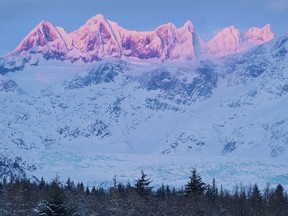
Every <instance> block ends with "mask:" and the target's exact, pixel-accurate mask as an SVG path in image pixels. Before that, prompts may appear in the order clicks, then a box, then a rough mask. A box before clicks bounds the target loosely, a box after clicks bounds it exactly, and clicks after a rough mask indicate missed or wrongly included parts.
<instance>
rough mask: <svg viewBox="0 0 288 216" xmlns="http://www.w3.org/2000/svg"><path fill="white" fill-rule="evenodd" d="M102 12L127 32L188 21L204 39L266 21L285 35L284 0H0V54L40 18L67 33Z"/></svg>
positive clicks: (287, 13)
mask: <svg viewBox="0 0 288 216" xmlns="http://www.w3.org/2000/svg"><path fill="white" fill-rule="evenodd" d="M98 13H101V14H103V15H104V17H105V18H106V19H109V20H112V21H115V22H117V23H118V24H120V25H121V26H123V27H125V28H127V29H130V30H142V31H148V30H153V29H155V28H156V27H157V26H159V25H161V24H165V23H168V22H173V23H174V24H175V25H176V26H177V27H180V26H182V25H183V24H184V23H185V22H186V21H187V20H188V19H189V20H191V21H192V23H193V24H194V26H195V29H196V31H197V32H198V34H199V35H200V36H201V37H202V38H203V39H204V40H208V39H209V38H211V37H212V36H213V35H214V34H215V33H217V32H218V31H219V30H220V29H222V28H224V27H227V26H230V25H235V26H236V27H237V28H239V29H240V31H246V30H247V29H248V28H249V27H252V26H257V27H262V26H264V25H265V24H266V23H270V24H271V26H272V31H273V32H274V33H275V35H276V36H280V35H283V34H287V33H288V0H0V37H1V40H0V55H1V54H3V53H6V52H9V51H12V50H13V49H14V48H15V47H16V46H17V44H18V43H19V42H20V41H21V39H23V38H24V37H25V36H26V35H27V34H28V33H29V32H30V31H31V30H32V29H33V28H34V27H35V26H36V25H37V24H38V23H39V22H40V21H41V20H47V21H49V22H51V23H52V24H53V25H55V26H61V27H63V28H64V29H65V30H66V31H67V32H68V33H69V32H72V31H74V30H76V29H77V28H79V27H80V26H81V25H83V24H84V23H85V22H86V21H87V20H88V19H89V18H91V17H93V16H95V15H96V14H98Z"/></svg>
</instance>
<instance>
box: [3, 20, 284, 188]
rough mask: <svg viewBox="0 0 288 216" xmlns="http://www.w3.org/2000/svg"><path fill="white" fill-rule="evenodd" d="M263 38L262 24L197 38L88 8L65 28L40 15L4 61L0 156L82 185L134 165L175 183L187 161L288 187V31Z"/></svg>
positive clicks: (231, 176)
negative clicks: (131, 25) (124, 24)
mask: <svg viewBox="0 0 288 216" xmlns="http://www.w3.org/2000/svg"><path fill="white" fill-rule="evenodd" d="M116 33H117V34H116ZM143 38H145V39H143ZM232 38H234V39H235V40H234V39H232ZM272 38H273V34H272V33H271V31H270V27H269V26H265V27H264V28H263V29H257V28H251V29H249V30H248V31H247V32H246V33H245V34H244V35H242V36H241V34H240V33H239V31H238V30H237V29H235V27H229V28H227V29H224V30H223V31H222V32H221V33H219V34H218V35H216V36H215V38H213V39H212V40H211V41H209V42H208V43H204V42H203V41H202V40H201V39H200V38H199V37H198V36H197V35H196V33H195V31H194V28H193V25H192V24H191V22H187V23H186V24H185V25H184V26H183V27H182V28H179V29H176V27H175V26H174V25H173V24H167V25H163V26H160V27H158V28H157V29H156V30H155V31H153V32H142V33H138V32H131V31H127V30H125V29H123V28H121V27H120V26H118V25H117V24H116V23H113V22H111V21H106V20H105V19H104V18H103V16H101V15H98V16H96V17H94V18H92V19H90V20H89V21H88V22H87V23H86V24H85V25H84V26H82V27H81V28H80V29H79V30H77V31H75V32H73V33H71V34H67V33H65V32H64V30H63V29H61V28H58V27H57V28H54V27H53V26H52V25H51V24H49V23H47V22H41V23H40V24H39V25H38V26H37V27H36V28H35V29H34V30H33V31H32V33H30V34H29V35H28V36H27V37H26V38H25V39H24V40H23V41H22V42H21V43H20V44H19V46H18V47H17V48H16V51H15V52H14V53H13V54H12V55H9V56H7V57H6V58H4V59H2V69H1V74H2V75H0V98H1V103H0V109H1V115H0V124H1V127H0V133H1V138H0V148H1V153H2V154H3V155H5V157H6V159H5V160H4V159H3V161H4V162H2V163H1V161H0V165H1V164H2V165H3V167H5V173H11V172H13V173H15V172H16V173H20V174H19V175H20V177H21V176H22V177H23V176H27V175H30V176H36V177H38V178H39V177H41V176H42V175H43V176H45V177H53V176H54V175H55V174H56V173H57V172H58V174H60V176H62V177H63V178H65V177H68V176H70V177H73V178H75V179H76V180H77V179H79V180H85V181H87V179H88V181H90V183H91V182H92V181H93V180H98V181H109V180H111V179H112V178H113V176H114V175H118V177H119V178H120V180H124V181H125V180H127V178H131V177H134V176H135V178H136V177H137V175H139V170H141V169H143V170H145V171H147V172H148V173H149V174H150V175H151V177H152V178H153V180H154V182H155V184H158V183H159V184H161V183H162V182H164V183H169V184H170V183H172V184H174V185H181V184H184V183H186V180H187V176H188V175H189V172H190V171H191V169H192V168H197V169H198V170H199V172H200V173H202V175H203V176H204V179H205V180H207V181H210V180H211V179H212V178H213V177H216V179H218V180H219V181H220V183H223V184H226V185H227V184H228V185H233V184H235V183H240V182H241V181H243V182H244V183H246V182H247V183H255V182H259V183H260V184H262V185H264V184H265V183H266V182H268V181H269V182H271V184H276V183H279V182H280V183H282V184H284V185H287V186H288V179H287V170H288V166H287V162H288V161H287V158H288V144H287V143H288V114H287V95H288V94H287V93H288V37H287V36H283V37H280V38H277V39H273V40H271V41H269V42H267V43H264V42H265V41H267V40H270V39H272ZM160 39H161V40H160ZM195 44H198V45H200V46H198V45H197V46H195ZM251 44H254V45H255V44H260V45H257V46H255V47H254V48H249V49H248V47H251ZM150 45H151V47H150ZM158 45H159V46H158ZM149 47H150V48H149ZM216 47H218V48H221V49H218V50H217V49H216ZM244 47H246V49H248V50H246V51H244ZM241 49H242V50H241ZM96 51H97V52H96ZM203 53H205V56H203V55H204V54H203ZM224 53H225V54H224ZM232 53H234V54H232ZM211 55H212V56H213V58H210V57H211ZM220 56H222V57H220ZM20 57H21V58H20ZM108 57H109V58H108ZM124 57H125V58H124ZM150 58H151V59H150ZM152 58H153V60H152ZM155 58H156V60H155ZM79 59H82V60H83V61H78V60H79ZM100 59H102V60H101V61H100ZM149 59H150V60H149ZM157 59H166V60H167V61H164V62H161V61H158V60H157ZM173 59H178V61H171V60H173ZM181 59H182V60H181ZM59 60H62V61H59ZM94 60H97V61H94ZM168 60H169V61H168ZM180 60H181V61H180ZM12 62H13V63H12ZM10 63H11V64H10ZM9 64H10V65H9ZM7 65H8V66H10V68H8V67H6V66H7ZM19 69H20V70H22V71H16V70H19ZM13 71H14V72H13ZM14 161H16V162H17V163H16V165H15V167H16V168H17V169H16V171H15V169H12V168H11V165H7V164H11V163H12V164H13V162H14ZM8 162H9V163H8ZM31 164H32V165H31ZM9 167H10V168H9ZM12 167H13V166H12ZM23 170H26V172H27V173H23V172H22V171H23ZM5 173H4V174H5ZM221 181H222V182H221Z"/></svg>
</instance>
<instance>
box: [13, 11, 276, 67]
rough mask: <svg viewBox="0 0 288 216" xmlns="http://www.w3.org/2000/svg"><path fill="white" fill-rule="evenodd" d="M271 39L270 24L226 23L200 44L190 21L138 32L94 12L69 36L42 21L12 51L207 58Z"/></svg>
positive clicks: (73, 56) (91, 57) (72, 56)
mask: <svg viewBox="0 0 288 216" xmlns="http://www.w3.org/2000/svg"><path fill="white" fill-rule="evenodd" d="M272 38H273V33H272V32H271V29H270V25H269V24H268V25H266V26H264V27H263V28H255V27H253V28H250V29H249V30H248V31H247V32H246V33H245V34H244V36H241V34H240V31H239V30H238V29H236V28H235V27H234V26H230V27H227V28H225V29H223V30H222V31H220V32H219V33H218V34H217V35H216V36H215V37H213V38H212V39H211V40H210V41H208V42H204V41H202V40H201V38H200V37H199V36H198V35H197V34H196V32H195V28H194V26H193V24H192V23H191V21H190V20H188V21H187V22H186V23H185V24H184V25H183V26H182V27H180V28H176V26H175V25H174V24H173V23H168V24H164V25H161V26H159V27H158V28H156V29H155V30H154V31H150V32H137V31H130V30H127V29H124V28H123V27H121V26H120V25H118V24H117V23H115V22H112V21H110V20H106V19H105V18H104V16H103V15H102V14H98V15H96V16H94V17H92V18H91V19H89V20H88V21H87V22H86V23H85V24H84V25H83V26H81V27H80V28H79V29H78V30H76V31H74V32H72V33H69V34H68V33H66V32H65V30H64V29H63V28H61V27H54V26H53V25H52V24H51V23H49V22H47V21H42V22H40V23H39V24H38V25H37V26H36V27H35V28H34V29H33V30H32V31H31V32H30V33H29V34H28V35H27V36H26V37H25V38H24V39H23V40H22V42H21V43H20V44H19V45H18V46H17V47H16V49H15V50H14V52H13V53H12V54H11V55H14V54H19V53H20V54H22V53H25V54H27V53H28V54H29V55H32V54H34V53H40V54H41V55H42V56H43V57H44V58H46V59H59V60H68V61H71V62H74V61H78V60H81V61H84V62H91V61H98V60H101V59H104V58H110V57H114V58H115V57H116V58H121V57H125V58H126V57H133V58H139V59H159V60H161V61H164V60H192V61H193V60H196V59H197V58H199V56H200V55H204V56H208V57H209V56H224V55H230V54H234V53H236V52H240V51H244V50H246V49H248V48H251V47H253V46H256V45H259V44H261V43H265V42H267V41H268V40H271V39H272Z"/></svg>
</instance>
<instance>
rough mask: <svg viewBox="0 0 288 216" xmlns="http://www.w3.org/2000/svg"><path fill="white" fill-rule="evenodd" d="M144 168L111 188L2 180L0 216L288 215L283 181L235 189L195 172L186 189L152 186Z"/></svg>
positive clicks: (114, 181)
mask: <svg viewBox="0 0 288 216" xmlns="http://www.w3.org/2000/svg"><path fill="white" fill-rule="evenodd" d="M151 182H152V181H151V180H150V179H149V178H148V177H147V175H146V174H145V173H144V172H143V171H142V172H141V176H140V178H139V179H137V180H135V182H133V184H130V183H127V184H126V185H123V184H121V183H118V182H117V179H116V177H115V178H114V179H113V185H112V186H111V187H110V188H108V189H105V188H102V187H99V188H95V187H93V188H88V187H86V188H85V186H84V184H83V183H75V182H73V181H72V180H70V179H68V180H67V181H66V182H60V180H59V177H57V176H56V177H55V178H54V179H53V180H52V181H51V182H46V181H45V180H44V179H43V178H42V179H41V180H40V181H39V182H31V181H30V180H13V179H11V180H9V181H7V180H6V179H4V180H3V181H1V182H0V215H1V216H6V215H7V216H10V215H11V216H12V215H15V216H22V215H23V216H27V215H28V216H29V215H39V216H40V215H41V216H56V215H57V216H60V215H61V216H66V215H67V216H76V215H81V216H82V215H83V216H96V215H103V216H109V215H111V216H112V215H113V216H114V215H115V216H120V215H121V216H129V215H131V216H137V215H141V216H142V215H145V216H150V215H151V216H157V215H163V216H165V215H167V216H168V215H169V216H173V215H177V216H181V215H182V216H184V215H185V216H186V215H187V216H189V215H191V216H206V215H211V216H218V215H221V216H250V215H251V216H287V215H288V196H287V193H285V191H284V188H283V187H282V186H281V185H280V184H279V185H278V186H277V187H276V188H270V187H269V185H268V186H267V187H266V188H265V189H264V190H263V191H260V190H259V188H258V186H257V185H256V184H255V185H253V186H249V187H244V186H242V185H240V186H235V188H234V190H233V191H232V192H229V191H226V190H224V189H223V188H222V187H221V188H218V187H217V185H216V182H215V179H213V181H212V183H211V184H206V183H204V182H203V181H202V179H201V177H200V176H199V175H198V174H197V172H196V170H193V171H192V173H191V176H190V177H189V181H188V182H187V184H186V185H185V187H183V188H182V189H175V188H171V187H169V186H168V185H162V186H161V187H160V188H157V189H155V188H152V187H151V186H150V185H151Z"/></svg>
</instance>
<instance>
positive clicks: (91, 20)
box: [85, 14, 105, 25]
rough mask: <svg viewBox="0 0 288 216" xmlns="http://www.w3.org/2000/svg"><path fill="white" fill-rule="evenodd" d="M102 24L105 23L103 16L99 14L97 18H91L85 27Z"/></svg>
mask: <svg viewBox="0 0 288 216" xmlns="http://www.w3.org/2000/svg"><path fill="white" fill-rule="evenodd" d="M101 22H105V18H104V16H103V14H97V15H96V16H94V17H92V18H90V19H89V20H88V21H87V22H86V24H85V25H95V24H98V23H101Z"/></svg>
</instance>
